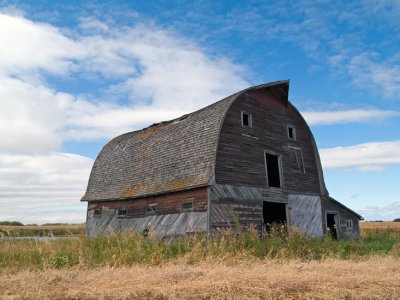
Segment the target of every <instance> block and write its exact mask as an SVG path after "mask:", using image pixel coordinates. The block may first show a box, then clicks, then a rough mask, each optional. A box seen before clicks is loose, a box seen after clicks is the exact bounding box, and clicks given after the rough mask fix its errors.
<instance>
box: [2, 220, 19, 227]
mask: <svg viewBox="0 0 400 300" xmlns="http://www.w3.org/2000/svg"><path fill="white" fill-rule="evenodd" d="M0 225H3V226H24V224H22V223H21V222H18V221H0Z"/></svg>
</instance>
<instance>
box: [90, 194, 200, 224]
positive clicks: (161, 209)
mask: <svg viewBox="0 0 400 300" xmlns="http://www.w3.org/2000/svg"><path fill="white" fill-rule="evenodd" d="M187 201H192V203H193V207H192V209H190V210H191V211H194V212H204V211H206V210H207V187H204V188H197V189H192V190H188V191H181V192H174V193H168V194H163V195H158V196H153V197H145V198H137V199H132V200H120V201H90V202H89V205H88V209H89V210H92V209H95V208H102V207H105V208H109V209H118V208H126V209H127V216H126V217H127V218H130V217H135V218H137V217H145V216H147V215H153V214H155V215H166V214H177V213H181V212H182V211H183V210H185V209H183V208H182V203H183V202H187ZM150 204H155V205H156V207H157V208H156V211H155V213H149V212H148V206H149V205H150Z"/></svg>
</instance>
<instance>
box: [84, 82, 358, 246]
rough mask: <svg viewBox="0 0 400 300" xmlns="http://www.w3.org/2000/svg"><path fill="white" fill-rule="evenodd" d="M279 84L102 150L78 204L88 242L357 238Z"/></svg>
mask: <svg viewBox="0 0 400 300" xmlns="http://www.w3.org/2000/svg"><path fill="white" fill-rule="evenodd" d="M288 91H289V81H278V82H273V83H267V84H263V85H259V86H255V87H251V88H248V89H246V90H243V91H240V92H238V93H236V94H234V95H232V96H229V97H227V98H225V99H223V100H220V101H218V102H216V103H214V104H212V105H210V106H208V107H205V108H203V109H201V110H198V111H196V112H193V113H191V114H188V115H184V116H182V117H180V118H177V119H175V120H171V121H166V122H161V123H158V124H154V125H152V126H150V127H147V128H145V129H142V130H139V131H134V132H129V133H126V134H123V135H121V136H118V137H116V138H114V139H113V140H111V141H110V142H109V143H108V144H107V145H105V146H104V148H103V149H102V151H101V152H100V154H99V155H98V157H97V159H96V161H95V163H94V166H93V169H92V172H91V174H90V178H89V183H88V187H87V191H86V193H85V195H84V196H83V198H82V201H87V202H88V209H87V223H86V224H87V233H88V235H89V236H94V235H99V234H107V233H110V232H119V231H123V230H135V231H138V232H143V231H144V230H146V228H148V227H149V226H150V227H151V228H152V230H154V231H155V232H156V233H157V234H158V235H159V236H160V237H172V236H181V235H185V234H192V233H199V232H204V233H207V234H213V233H216V232H218V231H219V230H221V229H227V228H232V229H234V228H235V226H236V227H237V225H238V224H240V225H241V226H242V228H244V229H247V228H249V226H255V227H256V228H257V229H258V230H260V231H261V230H262V228H266V227H267V228H268V226H269V224H272V223H286V224H288V225H289V226H291V227H293V228H296V229H297V230H300V231H301V232H303V233H304V234H306V235H309V236H321V235H324V234H325V233H326V232H327V230H328V231H329V232H331V233H332V234H333V235H334V236H336V237H337V238H348V237H357V236H358V234H359V220H360V219H361V216H360V215H358V214H357V213H355V212H354V211H352V210H350V209H349V208H347V207H346V206H344V205H343V204H341V203H339V202H338V201H336V200H334V199H333V198H331V197H330V196H329V194H328V191H327V189H326V187H325V183H324V177H323V172H322V168H321V162H320V158H319V155H318V150H317V147H316V143H315V140H314V138H313V135H312V133H311V131H310V128H309V127H308V125H307V123H306V122H305V120H304V119H303V117H302V116H301V114H300V113H299V112H298V110H297V109H296V108H295V107H294V106H293V105H292V104H291V103H290V102H289V101H288Z"/></svg>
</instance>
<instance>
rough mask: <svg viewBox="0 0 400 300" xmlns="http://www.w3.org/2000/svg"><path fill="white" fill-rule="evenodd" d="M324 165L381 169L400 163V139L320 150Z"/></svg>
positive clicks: (325, 166) (363, 169) (366, 169)
mask: <svg viewBox="0 0 400 300" xmlns="http://www.w3.org/2000/svg"><path fill="white" fill-rule="evenodd" d="M319 153H320V157H321V162H322V166H323V167H324V168H326V169H331V168H356V169H358V170H360V171H381V170H383V169H384V166H385V165H392V164H400V141H391V142H371V143H364V144H359V145H354V146H348V147H333V148H325V149H320V150H319Z"/></svg>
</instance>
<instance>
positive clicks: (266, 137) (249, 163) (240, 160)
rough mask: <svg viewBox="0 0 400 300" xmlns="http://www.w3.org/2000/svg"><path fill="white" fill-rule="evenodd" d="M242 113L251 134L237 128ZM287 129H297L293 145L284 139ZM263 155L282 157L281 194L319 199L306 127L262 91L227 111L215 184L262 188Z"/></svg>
mask: <svg viewBox="0 0 400 300" xmlns="http://www.w3.org/2000/svg"><path fill="white" fill-rule="evenodd" d="M241 111H246V112H247V113H251V114H252V128H248V127H242V125H241ZM288 125H292V126H295V128H296V129H295V130H296V140H295V141H293V140H289V138H288V135H287V126H288ZM296 148H300V149H301V153H302V155H303V159H302V160H301V158H300V157H299V153H297V158H296V151H298V150H296ZM264 151H271V152H273V153H276V154H278V155H281V159H282V175H283V190H285V191H290V192H296V193H307V194H320V184H319V178H318V170H317V165H316V161H315V159H316V158H315V155H314V150H313V145H312V136H311V135H310V134H309V132H308V127H307V125H306V124H305V122H304V121H303V120H302V119H301V118H300V117H299V116H298V115H297V113H296V112H295V110H294V109H293V108H292V106H291V104H287V105H285V103H284V102H283V101H281V100H279V99H278V97H276V96H273V95H272V94H271V93H269V92H268V91H267V90H265V89H264V90H259V91H249V92H246V93H244V94H242V95H241V96H240V97H239V98H238V99H237V100H236V101H235V102H233V104H232V106H231V107H230V108H229V109H228V112H227V114H226V117H225V121H224V123H223V126H222V128H221V134H220V140H219V145H218V149H217V161H216V168H215V176H216V183H219V184H235V185H236V184H237V185H246V186H253V187H267V178H266V169H265V163H264ZM304 170H305V173H304Z"/></svg>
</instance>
